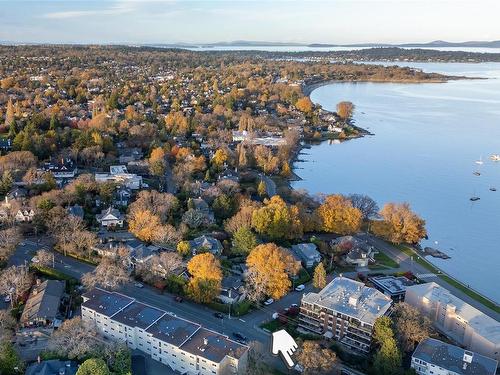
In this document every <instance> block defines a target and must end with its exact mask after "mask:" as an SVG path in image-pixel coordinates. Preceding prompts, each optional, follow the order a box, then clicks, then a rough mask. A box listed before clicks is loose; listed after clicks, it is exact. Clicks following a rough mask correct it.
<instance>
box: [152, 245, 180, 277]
mask: <svg viewBox="0 0 500 375" xmlns="http://www.w3.org/2000/svg"><path fill="white" fill-rule="evenodd" d="M151 263H152V265H153V270H155V271H157V272H160V273H161V274H162V276H163V277H165V278H166V277H168V276H170V275H171V274H172V273H173V272H174V271H175V270H176V269H178V268H179V267H181V266H182V257H181V256H180V255H179V254H177V253H171V252H166V251H164V252H162V253H160V254H158V255H155V256H154V257H153V259H152V262H151Z"/></svg>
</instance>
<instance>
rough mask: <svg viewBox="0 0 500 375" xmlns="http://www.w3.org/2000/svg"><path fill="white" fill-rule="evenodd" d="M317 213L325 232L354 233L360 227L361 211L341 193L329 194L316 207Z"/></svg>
mask: <svg viewBox="0 0 500 375" xmlns="http://www.w3.org/2000/svg"><path fill="white" fill-rule="evenodd" d="M317 214H318V216H319V218H320V220H321V224H322V225H321V226H322V229H323V230H324V231H325V232H332V233H338V234H349V233H355V232H357V231H358V230H359V228H360V227H361V220H362V216H363V215H362V213H361V211H360V210H358V209H357V208H354V207H353V205H352V202H351V201H350V200H349V199H347V198H345V197H344V196H342V195H339V194H337V195H329V196H327V197H326V199H325V201H324V203H323V204H322V205H321V206H319V207H318V209H317Z"/></svg>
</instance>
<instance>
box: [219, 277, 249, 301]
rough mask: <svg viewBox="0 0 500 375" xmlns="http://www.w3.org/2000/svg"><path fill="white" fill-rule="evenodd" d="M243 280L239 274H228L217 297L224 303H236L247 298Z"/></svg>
mask: <svg viewBox="0 0 500 375" xmlns="http://www.w3.org/2000/svg"><path fill="white" fill-rule="evenodd" d="M245 296H246V293H245V291H244V288H243V281H242V280H241V278H240V277H238V276H226V277H224V278H223V279H222V282H221V291H220V294H219V296H218V297H217V298H218V299H219V300H220V301H221V302H222V303H226V304H234V303H238V302H241V301H243V300H244V299H245Z"/></svg>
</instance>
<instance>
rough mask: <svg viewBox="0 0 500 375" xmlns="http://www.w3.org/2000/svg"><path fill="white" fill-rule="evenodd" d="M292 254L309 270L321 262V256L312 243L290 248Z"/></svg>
mask: <svg viewBox="0 0 500 375" xmlns="http://www.w3.org/2000/svg"><path fill="white" fill-rule="evenodd" d="M292 252H293V253H294V254H295V255H297V257H298V258H299V259H300V261H301V262H302V263H303V264H304V266H305V267H306V268H311V267H313V266H314V265H315V264H317V263H319V262H321V254H320V253H319V251H318V250H317V247H316V245H315V244H313V243H299V244H298V245H293V246H292Z"/></svg>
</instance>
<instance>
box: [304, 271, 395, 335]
mask: <svg viewBox="0 0 500 375" xmlns="http://www.w3.org/2000/svg"><path fill="white" fill-rule="evenodd" d="M302 301H303V302H307V303H313V304H316V305H318V306H321V307H324V308H327V309H330V310H335V311H338V312H340V313H342V314H345V315H349V316H352V317H355V318H357V319H359V320H361V321H362V322H365V323H368V324H370V325H373V324H374V323H375V320H376V319H377V318H378V317H380V316H382V315H384V314H385V313H386V312H387V310H388V309H389V308H390V307H391V303H392V300H391V299H390V298H389V297H387V296H385V295H384V294H382V293H381V292H379V291H378V290H376V289H374V288H370V287H367V286H365V284H363V283H361V282H359V281H355V280H352V279H349V278H346V277H342V276H340V277H336V278H335V279H333V280H332V281H331V282H330V283H329V284H328V285H327V286H326V287H324V288H323V289H322V290H321V291H320V292H319V293H307V294H305V295H304V296H303V297H302Z"/></svg>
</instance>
